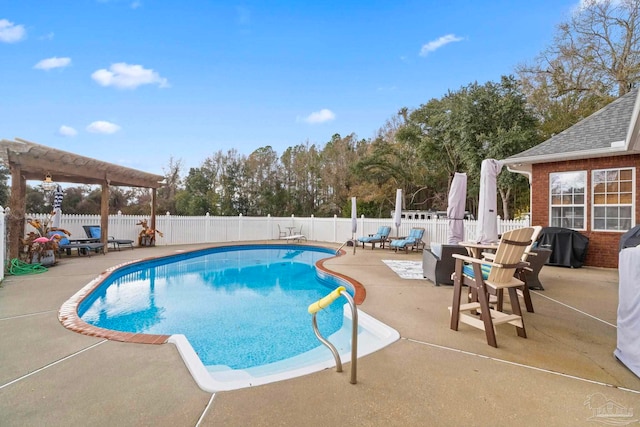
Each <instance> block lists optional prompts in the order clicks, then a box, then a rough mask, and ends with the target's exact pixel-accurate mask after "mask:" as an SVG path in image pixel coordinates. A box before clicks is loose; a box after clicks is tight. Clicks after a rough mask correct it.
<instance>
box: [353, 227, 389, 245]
mask: <svg viewBox="0 0 640 427" xmlns="http://www.w3.org/2000/svg"><path fill="white" fill-rule="evenodd" d="M389 233H391V227H388V226H385V225H382V226H380V228H378V232H377V233H376V234H369V236H368V237H365V236H362V237H358V242H360V243H362V248H363V249H364V245H365V243H370V244H371V250H373V249H374V248H375V247H376V243H380V247H381V248H382V249H384V246H385V244H386V243H387V242H388V241H389Z"/></svg>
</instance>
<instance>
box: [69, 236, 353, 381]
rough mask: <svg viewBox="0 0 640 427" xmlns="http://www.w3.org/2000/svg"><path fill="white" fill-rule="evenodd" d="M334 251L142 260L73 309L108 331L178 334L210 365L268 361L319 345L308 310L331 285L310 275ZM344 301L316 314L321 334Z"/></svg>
mask: <svg viewBox="0 0 640 427" xmlns="http://www.w3.org/2000/svg"><path fill="white" fill-rule="evenodd" d="M333 254H334V251H333V250H328V249H325V248H316V247H309V246H305V248H304V250H302V249H301V248H300V247H299V246H289V245H278V246H267V245H264V246H255V245H252V246H235V247H228V248H215V249H209V250H206V251H199V252H195V253H185V254H181V255H177V256H173V257H170V258H164V259H158V260H151V261H145V262H143V263H137V264H134V265H131V266H127V267H125V268H122V269H119V270H117V271H116V272H115V273H114V274H112V275H111V276H110V277H109V279H108V280H107V281H105V283H103V284H102V285H101V286H100V287H99V288H98V289H96V290H95V291H94V292H93V293H92V294H91V295H90V296H89V297H88V298H87V299H85V300H84V301H83V302H82V304H81V305H80V307H79V309H78V314H79V315H80V317H81V318H82V319H83V320H84V321H85V322H87V323H90V324H93V325H95V326H98V327H101V328H106V329H112V330H118V331H124V332H135V333H147V334H167V335H173V334H183V335H185V336H186V338H187V340H188V341H189V343H190V344H191V346H192V347H193V349H194V350H195V352H196V353H197V355H198V357H199V358H200V360H201V361H202V363H203V364H204V365H205V366H206V367H207V368H208V369H210V370H219V369H220V367H224V369H228V368H230V369H247V368H252V367H258V366H261V365H267V364H272V363H275V362H278V361H282V360H285V359H288V358H291V357H294V356H297V355H300V354H302V353H305V352H308V351H310V350H312V349H314V348H316V347H318V345H319V342H318V340H317V338H316V337H315V335H314V334H313V330H312V327H311V316H310V315H309V314H308V312H307V307H308V306H309V304H311V303H313V302H315V301H316V300H318V299H319V298H321V297H323V296H325V295H326V294H327V293H329V292H330V291H331V290H333V289H335V287H336V286H337V284H336V283H335V281H333V282H332V281H331V280H327V279H323V280H321V279H319V278H318V276H317V275H316V272H315V263H316V261H318V260H320V259H322V258H327V257H330V256H333ZM327 282H328V283H327ZM339 284H343V283H339ZM343 304H344V301H342V302H341V303H339V304H332V305H331V306H329V307H328V308H327V309H325V310H323V311H322V312H321V313H319V314H318V325H319V329H320V331H321V332H322V334H323V335H324V336H330V335H331V334H334V333H335V332H337V331H338V330H340V329H341V328H342V326H343V320H344V315H343V307H342V306H343Z"/></svg>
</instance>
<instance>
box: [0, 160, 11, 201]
mask: <svg viewBox="0 0 640 427" xmlns="http://www.w3.org/2000/svg"><path fill="white" fill-rule="evenodd" d="M10 174H11V171H9V169H8V168H7V167H6V166H4V165H0V206H2V207H7V206H9V195H10V189H9V184H8V181H9V175H10Z"/></svg>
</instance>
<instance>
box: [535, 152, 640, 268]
mask: <svg viewBox="0 0 640 427" xmlns="http://www.w3.org/2000/svg"><path fill="white" fill-rule="evenodd" d="M532 166H533V168H532V173H533V175H532V179H533V181H532V188H531V205H532V206H531V224H532V225H541V226H543V227H548V226H549V205H550V199H549V174H550V173H552V172H571V171H587V188H586V198H587V205H586V221H585V222H586V224H585V225H586V230H585V231H579V232H580V233H581V234H583V235H585V236H586V237H588V238H589V249H588V250H587V258H586V260H585V265H588V266H592V267H606V268H618V247H619V243H620V236H622V234H624V232H623V231H622V232H610V231H608V232H602V231H591V216H592V215H591V171H592V170H594V169H609V168H623V167H633V168H635V174H636V175H635V177H636V182H635V199H636V200H635V224H634V225H638V224H640V175H639V174H638V173H639V171H640V155H638V154H635V155H626V156H610V157H599V158H592V159H583V160H567V161H562V162H552V163H541V164H534V165H532Z"/></svg>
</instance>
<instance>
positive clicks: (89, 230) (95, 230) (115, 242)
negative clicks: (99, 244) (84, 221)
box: [82, 225, 133, 251]
mask: <svg viewBox="0 0 640 427" xmlns="http://www.w3.org/2000/svg"><path fill="white" fill-rule="evenodd" d="M82 228H83V229H84V232H85V233H86V235H87V238H89V239H100V237H101V232H102V230H100V226H99V225H83V226H82ZM107 245H111V247H112V248H113V249H116V250H118V251H119V250H120V246H128V247H130V248H131V249H133V240H129V239H116V238H115V237H112V236H109V238H108V239H107Z"/></svg>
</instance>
